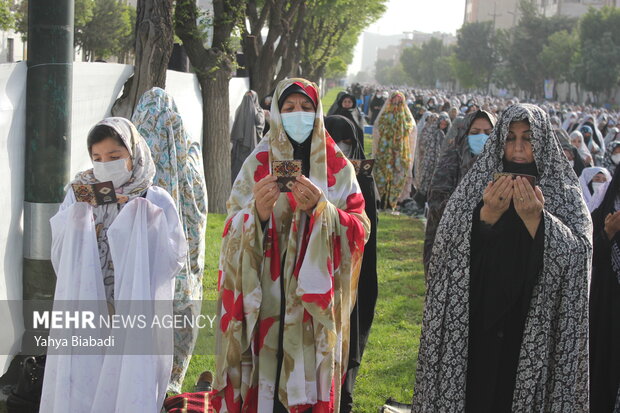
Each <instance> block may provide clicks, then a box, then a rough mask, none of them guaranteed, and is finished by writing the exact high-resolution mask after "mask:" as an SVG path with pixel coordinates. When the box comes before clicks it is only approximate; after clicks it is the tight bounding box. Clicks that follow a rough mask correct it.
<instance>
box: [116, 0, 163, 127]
mask: <svg viewBox="0 0 620 413" xmlns="http://www.w3.org/2000/svg"><path fill="white" fill-rule="evenodd" d="M172 2H173V0H139V1H138V7H137V16H136V64H135V66H134V74H133V76H132V77H130V78H129V79H128V80H127V82H126V83H125V86H124V91H123V95H122V96H121V97H120V98H119V99H118V100H117V101H116V102H115V103H114V105H113V106H112V114H113V115H114V116H121V117H124V118H127V119H131V116H132V115H133V111H134V108H135V107H136V104H137V103H138V100H139V99H140V97H141V96H142V94H143V93H144V92H146V91H147V90H149V89H151V88H153V87H155V86H157V87H160V88H162V89H163V88H165V87H166V70H167V69H168V61H169V60H170V55H171V54H172V43H173V33H174V32H173V28H172Z"/></svg>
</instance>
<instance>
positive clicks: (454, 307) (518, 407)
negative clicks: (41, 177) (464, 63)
mask: <svg viewBox="0 0 620 413" xmlns="http://www.w3.org/2000/svg"><path fill="white" fill-rule="evenodd" d="M619 115H620V114H619V113H617V112H613V111H611V110H608V109H604V108H594V107H591V106H583V105H565V104H560V103H556V102H540V104H538V105H536V104H532V103H521V102H519V101H518V100H517V99H514V98H513V99H505V98H495V97H490V96H479V95H466V94H449V93H446V92H443V91H437V90H410V89H403V90H398V89H395V88H381V89H375V88H371V87H362V86H360V85H353V86H352V87H351V88H350V89H349V90H348V91H346V92H342V93H341V94H340V95H339V96H338V97H337V99H336V100H335V102H334V104H333V105H332V107H331V108H330V109H329V110H328V112H327V113H326V114H324V113H323V108H322V104H321V100H320V91H319V89H318V87H317V85H316V84H314V83H312V82H310V81H308V80H305V79H301V78H294V79H285V80H283V81H281V82H280V83H279V84H278V85H277V87H276V89H275V90H274V92H273V93H272V94H270V96H267V97H264V98H262V99H259V96H257V94H256V93H255V92H253V91H249V92H248V93H247V94H246V95H245V96H244V98H243V101H242V103H241V105H240V106H239V108H238V109H237V111H236V116H235V121H234V124H233V127H232V129H231V168H232V169H231V175H232V180H233V185H232V191H231V194H230V198H229V201H228V204H227V207H228V211H227V217H226V222H225V227H224V228H223V235H222V246H221V251H220V259H219V271H218V278H217V289H218V322H217V323H218V325H217V328H216V366H215V371H214V372H213V373H212V374H208V375H206V376H204V377H208V379H207V378H205V380H206V381H208V382H209V383H207V386H203V387H199V388H197V389H196V390H197V391H196V392H195V393H192V394H188V395H181V396H172V397H166V396H167V395H166V392H168V393H169V394H168V395H170V394H173V393H179V392H180V388H181V383H182V382H183V379H184V376H185V373H186V370H187V366H188V363H189V359H190V356H191V354H192V349H193V347H194V343H195V341H196V334H197V331H196V330H192V329H187V330H178V331H175V333H174V338H173V339H174V347H173V348H174V352H173V353H174V354H170V355H168V356H165V355H157V356H156V355H151V356H134V357H133V358H132V357H129V358H125V359H123V362H120V361H119V360H120V359H119V358H118V357H115V356H114V355H103V356H102V357H98V358H88V357H84V356H80V355H76V354H72V355H52V356H48V360H47V366H46V369H45V380H44V383H43V395H42V404H41V407H42V411H49V412H60V411H80V412H81V411H84V412H85V411H150V412H157V411H159V409H160V408H161V406H162V404H163V405H165V409H166V410H167V411H169V412H180V411H191V412H201V411H205V410H204V408H205V406H207V405H210V406H211V407H212V408H213V409H214V410H215V411H217V412H222V413H223V412H241V411H247V412H261V413H262V412H269V413H271V412H274V413H276V412H277V413H280V412H282V413H285V412H299V413H307V412H351V411H353V406H354V400H353V390H354V384H355V380H356V375H357V371H358V369H359V366H360V364H361V363H362V356H363V352H364V348H365V346H366V343H367V341H368V337H369V334H370V329H371V325H372V322H373V317H374V309H375V304H376V300H377V295H378V287H377V265H376V261H377V250H376V243H377V241H376V239H377V238H376V237H377V230H378V220H377V212H378V211H379V210H384V211H386V212H387V213H392V214H397V213H399V212H402V213H407V214H411V215H416V216H418V217H420V218H424V219H423V222H425V224H426V229H425V240H424V252H423V262H424V272H425V277H426V287H427V292H426V302H425V310H424V317H423V327H422V335H421V339H420V347H419V352H418V363H417V373H416V383H415V388H414V398H413V401H412V405H411V409H412V410H411V411H412V412H415V413H426V412H428V413H431V412H439V411H441V412H444V411H445V412H467V413H469V412H471V413H474V412H476V413H479V412H494V413H496V412H499V413H503V412H506V413H508V412H513V411H540V412H584V413H585V412H597V413H598V412H601V413H603V412H604V413H618V412H620V391H619V387H620V386H619V385H620V356H618V349H620V168H616V165H617V164H618V163H620V132H619V129H618V128H616V122H617V121H620V116H619ZM368 126H372V133H371V136H372V148H371V149H370V150H369V149H368V148H365V145H364V135H365V132H367V133H368V132H370V131H368ZM617 139H618V140H617ZM86 146H87V150H88V153H89V155H90V157H91V159H92V162H93V168H92V169H88V170H86V171H83V172H81V173H79V174H78V175H77V176H76V177H75V179H74V180H73V181H72V184H74V185H78V187H79V186H85V185H94V184H97V183H102V182H107V181H111V182H112V183H113V187H114V189H115V192H116V196H117V198H118V201H117V202H115V203H112V204H109V203H108V204H103V205H87V204H86V203H85V202H82V200H81V199H79V198H78V195H76V193H74V191H68V192H67V197H66V199H65V202H64V203H63V204H62V206H61V209H60V211H59V212H58V214H57V215H56V216H55V217H54V218H53V219H52V221H51V224H52V230H53V231H52V232H53V250H52V262H53V263H54V268H55V270H56V273H57V276H58V282H57V287H56V300H87V299H88V300H102V301H103V302H106V303H107V307H108V308H107V309H103V310H102V311H104V312H105V313H106V314H114V313H115V312H117V311H122V309H120V310H119V308H116V307H115V306H116V305H117V303H119V302H121V303H122V300H136V299H142V300H161V299H167V300H169V301H170V302H173V303H174V306H173V307H171V309H170V310H171V311H172V312H174V313H175V314H185V315H187V314H190V315H192V314H193V315H196V314H198V313H199V311H200V309H199V308H196V306H195V304H194V303H195V302H196V300H200V298H201V295H202V290H201V288H202V272H203V268H204V267H203V265H204V232H205V224H206V190H205V185H204V175H203V169H202V160H201V158H200V153H201V151H200V148H199V145H198V144H195V143H191V142H190V140H189V139H188V136H187V134H186V133H185V129H184V127H183V123H182V120H181V118H180V116H179V114H178V111H177V109H176V106H175V104H174V102H173V101H172V99H171V98H170V97H169V96H168V95H167V94H166V93H165V92H164V91H163V90H161V89H153V90H151V91H149V92H147V93H146V94H145V95H144V96H143V97H142V99H141V101H140V103H139V104H138V107H137V108H136V111H135V115H134V117H133V118H132V120H131V121H129V120H127V119H122V118H106V119H104V120H102V121H101V122H100V123H98V124H97V125H95V126H94V127H93V129H92V130H91V132H90V133H89V135H88V139H87V145H86ZM369 154H371V156H368V155H369ZM367 158H368V159H367ZM280 168H283V170H285V172H286V174H284V175H282V173H281V172H282V171H281V170H280ZM289 173H290V174H289ZM76 270H80V272H79V274H78V273H77V272H76ZM156 339H157V337H154V340H156ZM171 339H172V338H171ZM412 350H413V349H412ZM145 366H150V367H149V368H148V369H145V368H144V367H145ZM93 370H96V371H97V372H98V373H99V372H100V373H101V374H99V375H98V376H97V375H93V373H92V372H93ZM211 382H212V383H211ZM67 386H76V387H75V388H76V389H78V390H79V391H70V392H68V396H67V397H64V396H63V397H61V394H64V393H63V391H62V389H66V388H68V387H67ZM83 392H86V393H87V396H85V395H84V394H82V393H83ZM65 393H66V392H65ZM164 400H165V402H164ZM188 406H190V407H189V408H188ZM200 406H202V407H200ZM201 409H202V410H201Z"/></svg>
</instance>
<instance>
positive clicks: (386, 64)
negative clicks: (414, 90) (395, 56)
mask: <svg viewBox="0 0 620 413" xmlns="http://www.w3.org/2000/svg"><path fill="white" fill-rule="evenodd" d="M375 79H376V80H377V82H379V83H381V84H382V85H408V84H411V83H412V80H411V77H410V76H409V73H407V72H406V71H405V67H404V66H403V64H402V63H401V62H396V63H394V62H392V61H389V60H378V61H377V63H376V65H375Z"/></svg>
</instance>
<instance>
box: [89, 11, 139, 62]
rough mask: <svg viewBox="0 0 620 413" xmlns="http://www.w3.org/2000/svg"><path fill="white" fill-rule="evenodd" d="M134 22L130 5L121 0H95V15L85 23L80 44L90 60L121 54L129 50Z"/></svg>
mask: <svg viewBox="0 0 620 413" xmlns="http://www.w3.org/2000/svg"><path fill="white" fill-rule="evenodd" d="M134 22H135V13H134ZM134 22H132V13H131V12H130V10H129V7H128V6H126V5H125V4H123V3H121V2H120V1H119V0H95V5H94V10H93V16H92V18H91V19H90V20H89V21H88V22H87V23H86V24H85V25H84V31H83V32H82V34H81V36H80V43H79V46H81V47H82V49H83V50H84V52H85V53H86V55H87V58H88V59H89V60H95V59H107V58H108V57H110V56H114V55H121V54H123V53H124V52H125V51H126V50H127V47H128V45H127V39H128V38H133V29H134V25H133V24H132V23H134Z"/></svg>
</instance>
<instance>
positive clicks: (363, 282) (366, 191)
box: [325, 115, 378, 412]
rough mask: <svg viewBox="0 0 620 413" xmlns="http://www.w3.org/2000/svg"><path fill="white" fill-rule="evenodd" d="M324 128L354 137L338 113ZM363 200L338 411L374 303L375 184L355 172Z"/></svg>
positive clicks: (346, 402)
mask: <svg viewBox="0 0 620 413" xmlns="http://www.w3.org/2000/svg"><path fill="white" fill-rule="evenodd" d="M325 129H326V131H327V133H329V135H330V136H331V137H332V139H333V140H334V141H335V142H336V143H338V142H340V141H342V140H346V139H352V138H353V137H355V135H356V134H355V127H354V125H353V123H352V122H351V121H350V120H349V119H347V118H345V117H343V116H338V115H333V116H328V117H326V118H325ZM353 158H354V159H365V158H364V151H363V145H360V144H358V145H357V148H356V149H355V151H354V155H353ZM357 181H358V183H359V185H360V189H361V191H362V195H363V196H364V201H365V202H366V208H365V210H366V215H367V216H368V219H369V220H370V237H369V238H368V242H367V243H366V245H365V246H364V257H363V259H362V268H361V270H360V278H359V284H358V287H357V302H356V304H355V307H354V308H353V311H352V312H351V339H350V342H349V343H350V344H349V364H348V367H347V369H348V370H347V375H346V380H345V382H344V383H343V385H342V393H341V404H340V405H341V409H340V410H341V411H346V412H349V411H351V407H352V403H353V399H352V395H353V386H354V384H355V377H356V376H357V372H358V369H359V366H360V364H361V362H362V354H363V353H364V348H365V347H366V343H367V342H368V336H369V335H370V327H371V325H372V320H373V318H374V314H375V305H376V303H377V295H378V285H377V201H376V197H375V183H374V179H373V178H372V176H365V175H358V176H357Z"/></svg>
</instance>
